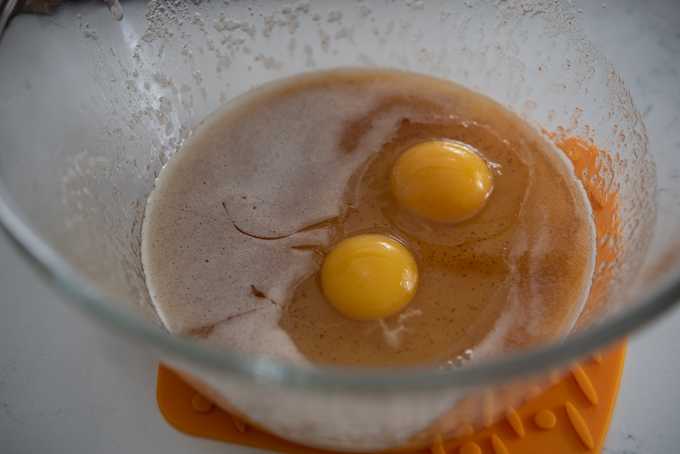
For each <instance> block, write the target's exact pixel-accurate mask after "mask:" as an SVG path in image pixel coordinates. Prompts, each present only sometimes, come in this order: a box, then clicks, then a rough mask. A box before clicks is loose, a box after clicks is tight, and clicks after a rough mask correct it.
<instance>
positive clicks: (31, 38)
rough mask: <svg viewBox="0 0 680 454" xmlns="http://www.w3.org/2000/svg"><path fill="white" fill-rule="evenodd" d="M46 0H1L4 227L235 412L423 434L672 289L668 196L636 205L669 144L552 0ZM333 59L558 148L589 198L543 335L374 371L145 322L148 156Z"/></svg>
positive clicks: (673, 209) (304, 431) (407, 440)
mask: <svg viewBox="0 0 680 454" xmlns="http://www.w3.org/2000/svg"><path fill="white" fill-rule="evenodd" d="M57 3H59V2H56V1H46V2H35V1H33V2H26V4H24V3H23V2H17V1H16V0H14V1H12V0H10V1H5V2H2V3H1V5H2V8H3V9H2V11H0V14H1V15H0V27H2V29H3V34H2V38H1V40H0V221H1V223H2V227H3V230H4V231H5V232H6V233H7V235H9V237H10V238H12V239H13V240H14V242H15V243H16V245H17V246H18V247H19V248H20V249H21V250H22V251H23V253H24V255H25V256H26V257H27V258H28V259H29V260H30V261H31V262H32V263H33V264H34V265H35V268H36V269H37V270H38V271H39V272H40V273H42V274H43V275H44V276H45V277H46V278H47V279H48V280H49V281H50V282H51V283H52V284H53V285H54V286H55V287H56V288H58V289H59V290H61V291H62V292H63V293H65V294H66V295H67V297H68V299H69V300H70V301H72V302H73V303H74V304H75V305H77V306H79V307H80V308H81V309H83V310H85V311H86V312H88V313H90V314H92V315H93V316H94V318H95V319H97V320H99V321H101V322H102V323H103V324H104V325H106V326H110V327H114V328H115V329H117V330H118V331H119V332H120V333H121V334H122V335H124V336H128V337H133V338H135V339H137V340H138V341H139V343H140V345H146V346H148V347H150V348H152V349H153V350H154V351H155V352H157V354H158V356H159V358H161V360H162V361H164V362H165V363H167V364H168V365H170V366H171V367H172V368H174V369H175V370H177V371H178V372H180V374H182V375H183V376H184V377H185V378H186V379H187V380H188V381H189V382H190V383H192V384H193V385H194V386H196V387H197V388H198V389H200V390H201V391H202V392H204V393H205V394H207V395H208V396H209V397H211V398H212V399H214V400H215V401H216V402H218V403H219V404H220V405H222V406H223V407H225V408H227V409H228V410H229V411H232V412H234V413H235V414H237V415H240V416H241V417H243V418H244V419H246V420H248V421H249V422H251V423H252V424H256V425H258V426H260V427H262V428H264V429H266V430H268V431H270V432H272V433H274V434H276V435H279V436H281V437H283V438H287V439H289V440H293V441H296V442H299V443H303V444H307V445H311V446H316V447H322V448H328V449H334V450H345V451H375V450H383V449H388V448H393V447H398V446H400V447H411V446H425V445H428V444H430V443H432V441H433V440H434V437H435V436H436V435H437V434H439V435H440V436H442V437H443V438H444V439H446V438H449V437H453V436H455V435H456V433H457V430H459V429H460V428H461V427H462V426H463V425H465V424H470V425H472V426H481V425H484V424H488V423H489V421H492V420H493V419H494V418H497V417H499V416H500V415H501V414H502V413H503V412H504V409H505V406H506V405H517V403H518V402H521V400H522V399H523V398H525V397H526V390H527V389H529V388H530V387H534V386H536V385H539V386H540V385H542V384H544V383H546V382H547V376H548V372H549V371H554V370H561V368H563V367H564V365H565V364H567V363H568V362H569V361H570V360H573V359H577V358H579V357H581V356H583V355H585V354H587V353H589V352H590V351H592V350H594V349H597V348H600V347H603V346H604V345H606V344H607V343H609V342H611V341H613V340H615V339H617V338H620V337H621V336H623V335H624V334H625V333H627V332H629V331H630V330H631V329H633V328H635V327H637V326H640V325H641V324H642V323H644V322H645V321H646V320H648V319H650V318H651V317H653V316H654V315H656V314H658V313H660V312H661V311H663V310H664V309H665V308H667V307H669V306H670V305H671V304H673V303H674V302H675V301H676V299H677V298H678V296H679V295H680V274H679V271H680V270H679V269H678V263H680V235H677V234H676V233H677V231H678V229H679V228H680V206H678V205H677V204H673V205H672V206H668V207H664V210H663V211H657V191H671V192H675V191H676V190H677V188H676V187H677V183H676V181H675V180H673V178H672V175H670V174H666V173H664V174H659V175H658V177H657V174H656V171H655V169H656V167H657V166H658V167H660V168H666V167H672V168H677V167H678V164H680V156H678V155H677V154H674V153H673V152H672V150H670V149H668V150H664V149H659V150H648V149H647V138H646V134H645V128H644V125H643V123H642V121H641V117H640V114H639V112H638V110H637V109H636V107H635V105H634V104H633V101H632V99H631V97H630V95H629V93H628V91H627V89H626V87H625V85H624V83H623V82H622V81H621V80H620V78H619V77H618V76H617V73H616V71H615V69H614V68H613V67H612V66H611V64H610V63H609V62H608V61H607V60H606V58H605V57H604V56H603V55H602V54H601V53H600V52H599V51H598V50H597V49H596V48H595V47H594V46H593V45H592V44H591V43H590V42H589V41H588V38H587V36H585V34H584V33H583V30H582V28H581V27H580V26H579V24H578V11H577V10H575V7H574V6H573V5H572V4H571V3H570V2H565V3H562V2H536V1H524V2H494V3H491V2H482V1H480V2H477V1H473V0H469V1H467V0H466V1H455V2H424V1H420V0H405V1H398V2H387V1H374V2H371V1H360V2H351V3H350V2H347V3H339V2H331V1H313V2H307V1H299V2H297V3H295V4H286V3H281V2H268V1H257V0H253V1H232V2H217V1H214V2H207V1H203V2H201V1H200V0H196V1H194V2H184V1H169V2H166V1H151V2H150V3H148V4H146V3H145V2H134V1H130V2H125V3H123V4H122V9H123V13H124V17H123V19H122V21H116V20H114V16H117V18H118V19H120V11H119V9H120V6H119V5H118V3H117V2H114V1H111V2H106V3H107V4H109V5H111V6H112V10H113V14H112V13H111V12H110V11H109V9H107V8H106V6H105V4H104V3H102V2H75V3H68V4H58V5H57ZM29 9H33V11H28V10H29ZM35 11H39V12H41V14H37V13H35ZM45 12H48V13H47V14H46V13H45ZM337 67H361V68H374V67H377V68H389V69H395V70H406V71H413V72H418V73H424V74H428V75H431V76H435V77H439V78H443V79H447V80H452V81H455V82H458V83H460V84H463V85H466V86H468V87H470V88H472V89H475V90H478V91H481V92H483V93H486V94H487V95H489V96H491V97H493V98H495V99H497V100H498V101H500V102H501V103H502V104H504V105H507V106H509V107H510V108H512V109H514V110H515V111H516V112H518V113H519V114H521V115H522V116H524V117H525V118H527V119H528V120H529V121H531V122H533V123H535V124H536V125H538V126H539V127H540V128H542V129H543V130H544V131H545V132H546V133H547V134H549V135H550V136H551V137H552V139H553V140H554V141H555V143H556V144H558V146H559V147H561V148H562V149H563V150H564V151H565V153H567V155H568V156H569V157H570V159H571V160H572V161H573V162H574V166H575V169H576V170H577V171H578V172H579V177H580V179H581V181H582V182H583V184H584V187H585V189H586V191H587V192H588V194H589V197H590V199H591V203H592V204H593V207H594V210H595V222H596V225H597V228H598V243H597V248H598V251H597V253H598V261H597V269H596V273H595V276H594V278H593V287H592V290H591V294H590V297H589V299H588V302H587V304H586V307H585V309H584V311H583V313H582V314H581V316H580V318H579V320H578V322H577V324H576V326H575V327H574V329H573V330H572V331H571V332H570V334H569V336H568V338H567V339H566V340H565V341H564V342H562V343H559V344H551V345H545V346H542V347H540V348H535V349H532V350H530V351H523V352H520V353H517V354H514V355H509V356H505V357H502V358H496V359H493V360H489V361H479V362H472V363H470V364H468V365H466V366H465V367H461V368H459V369H455V370H448V371H432V370H418V369H408V370H392V371H389V373H388V372H368V371H347V370H345V371H340V370H331V369H311V368H305V367H301V366H294V365H290V364H285V363H281V362H276V361H272V360H270V359H268V358H265V357H252V356H245V355H239V354H236V353H233V352H228V351H222V350H218V349H214V348H211V347H208V346H205V345H202V344H199V343H197V342H192V341H191V340H189V339H184V338H179V337H173V336H171V335H170V334H168V333H167V331H166V330H164V329H163V328H162V324H161V322H160V320H159V319H158V316H157V315H156V312H155V310H154V308H153V305H152V303H151V300H150V297H149V293H148V291H147V288H146V285H145V280H144V271H143V269H142V264H141V254H140V243H141V224H142V219H143V215H144V208H145V202H146V200H147V197H148V195H149V193H150V191H151V189H152V188H153V185H154V181H155V179H156V177H157V176H158V173H159V172H160V171H161V169H162V167H163V166H164V165H165V163H166V162H167V161H168V159H169V158H170V156H171V155H172V153H173V152H174V151H175V150H176V149H177V147H178V146H179V145H180V144H181V143H182V141H183V140H184V139H185V138H186V137H187V135H188V134H190V131H191V130H192V128H194V127H195V126H196V125H198V124H199V123H200V122H201V121H202V120H203V119H204V118H205V117H206V116H208V115H209V114H210V113H211V112H213V111H214V110H215V109H217V108H218V107H219V106H221V105H223V104H224V103H226V102H228V101H229V100H231V99H233V98H235V97H237V96H238V95H240V94H242V93H244V92H246V91H247V90H249V89H251V88H253V87H255V86H258V85H261V84H264V83H267V82H269V81H273V80H276V79H279V78H281V77H285V76H290V75H294V74H298V73H302V72H306V71H313V70H322V69H330V68H337ZM593 147H597V148H593ZM589 150H590V151H589ZM593 150H595V151H594V152H593ZM599 150H601V151H599ZM588 153H591V154H588ZM586 155H587V156H586ZM657 179H658V180H657ZM490 402H491V403H492V405H490V404H489V403H490Z"/></svg>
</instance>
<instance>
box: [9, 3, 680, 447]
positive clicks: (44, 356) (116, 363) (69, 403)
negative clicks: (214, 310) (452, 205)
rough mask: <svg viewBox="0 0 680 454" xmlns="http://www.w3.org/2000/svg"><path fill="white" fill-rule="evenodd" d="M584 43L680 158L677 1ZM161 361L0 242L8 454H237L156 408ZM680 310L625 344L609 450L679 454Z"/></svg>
mask: <svg viewBox="0 0 680 454" xmlns="http://www.w3.org/2000/svg"><path fill="white" fill-rule="evenodd" d="M581 9H583V10H584V13H585V14H584V15H586V14H590V15H591V16H590V17H591V18H592V20H589V21H588V22H587V23H586V24H585V28H586V32H587V34H588V36H590V37H591V39H592V40H593V41H594V42H595V43H596V44H597V45H598V47H600V49H601V50H602V51H603V52H604V54H605V55H607V56H608V57H609V58H610V60H611V61H612V63H613V64H614V67H615V68H617V69H618V70H619V73H620V75H621V77H622V78H623V80H624V81H625V82H626V83H627V86H628V88H629V89H630V90H631V93H632V95H633V99H634V100H635V101H636V103H637V106H638V108H639V109H640V111H641V112H643V114H644V118H645V123H646V125H647V131H648V134H649V136H650V146H651V147H654V146H671V147H673V148H675V149H676V150H677V151H678V153H680V2H677V1H675V0H659V1H641V0H639V1H637V0H636V1H633V0H625V1H623V0H621V1H613V0H608V1H606V2H604V3H602V2H599V1H598V2H589V3H587V2H585V1H583V2H582V7H581ZM157 367H158V362H157V360H156V358H155V357H154V356H153V355H152V354H150V353H149V352H147V351H145V350H143V349H140V348H139V347H138V346H136V345H133V344H132V343H130V342H128V341H125V340H123V339H121V338H120V337H118V336H117V335H116V334H115V333H113V332H110V331H109V330H108V329H107V328H105V327H104V326H101V325H100V324H98V323H97V322H95V321H93V320H91V319H88V318H87V317H86V316H84V315H83V314H81V313H79V312H77V311H76V310H75V309H74V308H72V307H71V306H69V305H67V304H66V303H64V302H62V301H59V297H58V296H57V295H56V293H55V292H54V291H53V290H52V289H50V288H49V287H48V286H47V285H46V284H45V283H43V282H42V281H41V280H40V279H39V278H37V277H36V275H35V273H34V272H33V270H31V269H30V267H29V266H28V264H27V263H26V262H25V261H24V260H23V259H22V258H21V257H19V255H18V254H17V253H16V251H15V250H14V249H13V248H12V247H11V245H10V244H9V242H8V240H7V239H5V238H4V237H2V236H1V235H0V452H2V453H42V452H50V453H53V452H54V453H62V452H68V453H102V454H105V453H117V452H126V453H127V452H135V453H136V452H140V453H141V452H143V453H156V452H158V453H161V452H162V453H164V454H170V453H185V452H200V453H218V452H219V453H225V452H226V453H230V454H247V453H251V454H252V453H255V452H257V451H259V450H255V449H250V448H244V447H239V446H234V445H229V444H225V443H221V442H217V441H212V440H206V439H201V438H195V437H192V436H189V435H185V434H182V433H180V432H178V431H176V430H175V429H173V428H172V427H171V426H170V425H169V424H168V423H167V422H166V421H165V420H164V419H163V417H162V416H161V414H160V412H159V411H158V407H157V404H156V397H155V389H156V371H157ZM679 383H680V306H679V307H678V308H676V309H675V310H673V311H671V312H669V313H667V314H665V315H663V317H662V318H661V319H659V320H657V321H655V322H654V323H652V324H650V325H649V326H647V327H645V328H644V329H643V330H641V331H639V332H637V333H635V334H633V335H632V336H631V337H630V340H629V344H628V353H627V357H626V365H625V368H624V375H623V380H622V382H621V388H620V391H619V398H618V402H617V404H616V408H615V412H614V418H613V420H612V423H611V426H610V430H609V434H608V436H607V441H606V443H605V448H604V450H603V452H605V453H610V454H614V453H616V454H624V453H625V454H629V453H677V452H680V386H678V384H679Z"/></svg>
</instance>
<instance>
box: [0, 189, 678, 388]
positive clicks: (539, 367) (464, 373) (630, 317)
mask: <svg viewBox="0 0 680 454" xmlns="http://www.w3.org/2000/svg"><path fill="white" fill-rule="evenodd" d="M8 200H11V195H10V193H9V191H8V189H7V187H6V186H5V183H4V181H3V180H2V178H1V177H0V230H2V231H3V232H4V233H5V234H6V236H7V237H8V238H9V239H10V241H11V242H12V243H13V244H14V245H15V246H16V247H17V248H18V250H19V252H20V254H21V255H22V256H23V257H24V258H25V259H27V260H28V261H29V263H30V264H31V265H32V266H33V268H34V269H35V270H36V271H37V272H38V274H39V275H40V276H41V277H42V278H44V279H45V280H46V281H47V282H48V283H49V284H50V285H51V286H52V287H53V288H54V289H56V290H57V291H58V292H59V293H60V294H61V295H62V296H65V297H66V299H67V300H68V301H70V302H72V303H73V304H75V305H76V306H77V307H79V308H80V309H81V310H83V311H84V312H85V313H87V314H89V315H91V316H93V317H94V318H95V319H96V320H98V321H100V322H103V323H104V324H105V325H108V326H110V327H112V328H114V329H115V330H116V331H118V332H119V333H121V334H124V335H127V336H130V337H132V338H135V339H137V340H140V341H143V342H145V343H147V344H148V345H149V346H151V347H152V348H155V349H157V350H158V351H161V352H164V353H167V354H168V355H170V357H174V358H177V359H180V360H182V362H183V363H184V362H186V363H189V364H193V365H196V366H198V367H201V368H208V369H210V370H211V371H214V372H218V373H227V374H230V375H234V376H237V377H239V378H241V379H246V380H248V381H256V382H258V383H262V384H268V385H277V386H287V387H303V388H310V387H311V388H316V389H331V388H333V389H344V390H349V391H380V390H384V391H387V390H413V391H424V390H431V389H433V388H442V387H450V386H457V387H467V386H478V385H481V384H492V383H493V382H497V381H507V380H509V379H515V378H521V377H523V376H527V375H531V374H535V373H538V372H540V371H543V370H548V369H549V368H551V367H557V366H563V365H564V364H566V363H567V362H569V361H570V360H574V359H577V358H579V357H583V356H586V355H588V354H590V353H592V352H593V351H595V350H597V349H599V348H601V347H604V346H605V345H607V344H609V343H612V342H613V341H615V340H617V339H619V338H621V337H623V336H625V335H626V334H627V333H628V332H630V331H632V330H633V329H635V328H638V327H640V326H641V325H643V324H644V323H645V322H647V321H649V320H650V319H652V318H653V317H655V316H657V315H658V314H660V313H661V312H663V311H664V310H665V309H667V308H669V307H671V306H672V305H673V304H674V303H676V302H677V301H678V299H680V268H676V269H675V270H673V271H672V272H671V273H670V276H668V277H667V278H666V279H664V280H663V282H661V283H660V285H657V286H656V287H655V288H654V290H653V291H652V292H650V293H648V294H646V295H644V296H643V297H641V298H638V299H637V302H636V303H633V304H632V305H631V306H630V307H628V308H626V309H624V310H623V311H621V312H620V313H618V314H616V315H614V316H613V317H611V318H610V319H609V320H606V321H605V322H603V323H602V324H601V325H598V326H596V327H595V328H593V329H588V330H586V331H585V332H582V333H578V334H575V335H574V336H572V337H570V338H568V339H566V340H565V341H564V342H561V343H556V344H552V345H547V346H545V347H541V348H538V349H532V350H530V351H526V352H522V353H519V354H513V355H509V356H507V357H501V358H496V359H490V360H485V361H483V362H480V363H472V364H469V365H466V366H465V367H461V368H456V369H450V370H434V369H422V368H421V369H418V368H404V369H400V370H394V369H389V370H370V369H366V370H361V371H358V370H347V369H341V368H333V367H324V368H323V369H321V368H312V367H309V366H303V365H294V364H289V363H283V362H280V361H276V360H273V359H271V358H267V357H254V356H248V355H245V354H240V353H236V352H228V351H225V350H220V349H217V348H215V347H211V346H208V345H204V344H200V343H198V342H193V341H190V340H188V339H185V338H180V337H176V336H173V335H171V334H169V333H167V332H165V331H163V330H161V329H160V328H158V327H156V326H154V325H151V324H150V323H147V322H143V321H141V320H140V319H138V318H135V317H133V316H131V315H129V314H128V313H126V311H124V310H122V309H120V308H118V307H116V306H115V305H114V303H113V301H112V300H111V298H110V297H109V296H108V295H107V294H106V293H105V292H104V291H103V290H102V289H101V288H99V287H98V286H97V285H95V284H93V283H91V282H89V281H88V280H87V279H86V278H85V277H84V276H82V275H81V274H80V273H78V272H77V271H76V270H75V269H73V267H71V266H70V264H68V263H67V262H66V261H65V260H64V259H63V258H61V257H60V256H59V255H58V254H57V253H56V252H55V251H54V250H53V249H52V248H51V247H50V246H49V245H48V244H47V243H46V242H45V241H44V240H42V238H40V237H39V236H38V235H37V234H36V233H35V232H33V230H32V229H31V227H30V226H29V225H27V224H26V223H24V222H23V221H22V220H21V219H20V217H19V216H18V215H17V214H16V213H15V212H14V211H13V210H12V209H11V208H10V204H9V203H8Z"/></svg>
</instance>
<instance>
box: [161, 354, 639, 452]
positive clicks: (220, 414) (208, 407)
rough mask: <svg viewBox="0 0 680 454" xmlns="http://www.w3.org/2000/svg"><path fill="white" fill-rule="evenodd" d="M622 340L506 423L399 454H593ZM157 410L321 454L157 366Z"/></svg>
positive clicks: (250, 441) (610, 404) (263, 443)
mask: <svg viewBox="0 0 680 454" xmlns="http://www.w3.org/2000/svg"><path fill="white" fill-rule="evenodd" d="M625 351H626V342H625V341H623V342H621V343H620V344H618V345H616V346H614V347H611V348H609V349H608V350H607V351H606V352H604V353H602V354H600V353H595V354H593V355H592V357H591V358H589V359H587V360H585V361H582V362H581V363H580V364H576V363H574V364H573V365H572V367H571V373H570V374H569V375H567V376H565V377H564V378H563V379H562V380H560V381H559V382H557V383H556V384H555V385H553V386H552V387H551V388H550V389H548V390H547V391H545V392H544V393H543V394H541V395H540V396H538V397H537V398H535V399H534V400H532V401H531V402H529V403H528V404H526V405H525V406H524V407H522V408H520V409H517V410H515V409H512V408H508V409H507V418H506V419H504V420H502V421H500V422H498V423H496V424H494V425H492V426H490V427H489V428H486V429H483V430H480V431H478V432H475V433H471V434H469V435H465V436H463V437H460V438H456V439H454V440H449V441H444V442H441V443H436V444H435V445H434V446H432V447H431V448H430V449H429V450H428V449H421V450H412V451H401V452H402V453H404V454H411V453H412V454H416V453H418V454H487V453H488V454H532V453H536V454H538V453H551V454H572V453H599V452H600V451H601V450H602V445H603V444H604V439H605V436H606V434H607V429H608V427H609V421H610V419H611V415H612V412H613V411H614V404H615V402H616V395H617V393H618V389H619V382H620V380H621V373H622V371H623V362H624V358H625ZM156 397H157V400H158V407H159V408H160V411H161V413H162V414H163V416H164V417H165V419H167V421H168V422H169V423H170V424H171V425H173V426H174V427H175V428H176V429H178V430H180V431H182V432H185V433H187V434H190V435H195V436H199V437H206V438H212V439H216V440H221V441H225V442H229V443H236V444H241V445H246V446H253V447H256V448H262V449H268V450H271V451H278V452H282V453H286V454H323V453H330V452H331V451H324V450H320V449H314V448H310V447H307V446H302V445H299V444H295V443H291V442H288V441H285V440H282V439H280V438H278V437H276V436H274V435H271V434H269V433H266V432H263V431H260V430H258V429H256V428H254V427H250V426H246V425H245V424H244V423H243V422H242V421H240V420H238V419H235V418H232V417H231V415H230V414H229V413H227V412H225V411H223V410H222V409H220V408H218V407H216V406H214V405H213V404H212V402H210V401H208V400H207V399H206V398H205V397H203V396H202V395H200V394H198V393H197V392H196V391H195V390H194V389H193V388H191V387H190V386H189V385H188V384H186V383H185V382H184V381H183V380H182V379H181V378H180V377H179V376H177V375H176V374H175V373H174V372H173V371H172V370H170V369H168V368H167V367H165V366H163V365H162V364H161V365H160V366H159V368H158V384H157V388H156Z"/></svg>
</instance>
